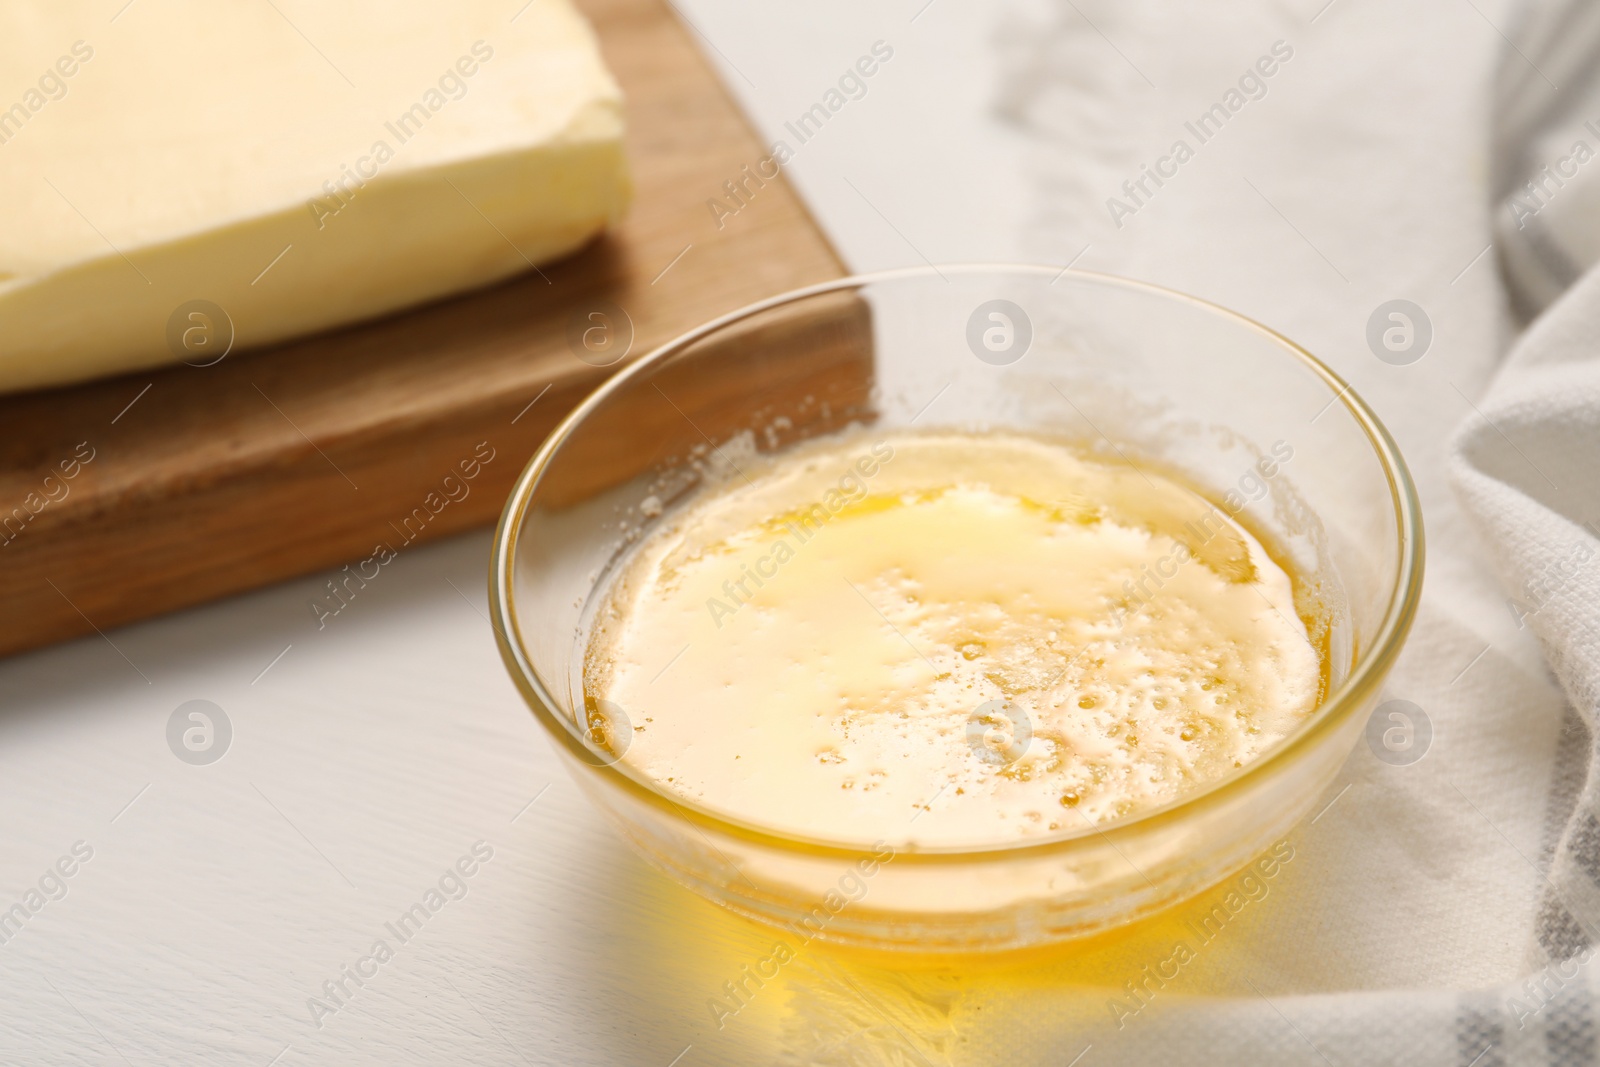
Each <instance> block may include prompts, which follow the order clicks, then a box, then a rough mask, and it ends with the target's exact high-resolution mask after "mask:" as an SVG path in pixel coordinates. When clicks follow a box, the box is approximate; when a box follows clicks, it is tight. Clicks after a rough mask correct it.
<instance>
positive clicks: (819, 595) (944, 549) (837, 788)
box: [584, 433, 1324, 845]
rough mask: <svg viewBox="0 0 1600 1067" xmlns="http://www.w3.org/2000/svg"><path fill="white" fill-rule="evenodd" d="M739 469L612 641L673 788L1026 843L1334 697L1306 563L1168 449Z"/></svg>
mask: <svg viewBox="0 0 1600 1067" xmlns="http://www.w3.org/2000/svg"><path fill="white" fill-rule="evenodd" d="M739 467H740V469H741V473H737V474H734V475H733V476H732V477H731V478H729V479H728V481H727V482H726V483H725V484H723V485H721V486H720V487H719V488H717V489H714V490H711V491H708V492H706V493H704V494H702V495H701V496H700V497H698V498H696V499H695V500H694V501H692V502H691V503H689V504H688V505H686V506H684V507H683V508H682V509H680V510H678V511H676V512H674V513H673V514H671V515H669V516H666V517H664V518H663V519H662V520H661V523H660V526H659V528H658V529H656V530H654V531H653V532H652V533H651V534H650V535H649V536H648V537H646V538H644V539H643V540H642V542H641V543H640V544H639V545H638V546H637V547H636V549H635V550H634V552H633V553H632V555H631V556H630V557H629V558H628V559H627V560H626V561H624V563H623V564H622V566H621V569H620V572H619V574H618V576H617V579H616V580H615V582H614V583H613V585H612V586H611V588H610V590H609V592H608V594H607V596H606V599H605V601H604V603H603V605H602V607H601V608H600V610H599V612H598V616H597V619H596V621H595V625H594V628H593V631H592V633H591V636H590V640H589V646H588V649H587V656H586V660H585V670H584V682H585V690H586V694H585V695H586V705H587V708H588V714H589V716H590V726H591V727H592V728H593V730H594V733H595V735H596V736H601V737H605V738H607V740H606V741H605V744H606V745H608V746H609V747H611V748H612V750H613V752H614V753H620V754H621V758H622V760H623V761H624V762H625V763H627V764H629V765H632V766H633V767H635V768H637V769H638V770H639V771H641V772H643V773H644V774H645V775H647V776H648V777H650V778H651V779H654V780H655V781H657V782H658V783H660V784H661V785H662V786H664V787H665V789H666V790H667V791H668V792H669V793H673V794H677V795H679V796H682V797H686V798H692V799H693V800H695V801H697V802H699V803H701V804H704V805H706V806H708V807H710V808H713V809H716V810H719V811H722V812H725V813H727V814H729V815H733V816H735V817H738V818H740V819H742V820H745V821H748V822H753V823H756V824H758V825H762V826H765V827H768V828H771V829H775V830H779V831H784V832H789V833H796V834H802V835H805V836H809V837H815V838H825V839H830V840H850V841H862V842H871V841H875V840H886V841H891V842H916V843H918V844H922V845H976V844H983V843H991V842H1003V841H1008V840H1015V839H1018V838H1026V837H1031V836H1038V835H1047V834H1050V833H1052V832H1056V831H1065V830H1068V829H1081V828H1083V827H1084V826H1086V825H1090V824H1094V823H1103V822H1105V821H1107V820H1110V819H1114V818H1118V817H1121V816H1125V815H1128V814H1130V813H1134V812H1138V811H1141V810H1146V809H1149V808H1152V807H1155V806H1158V805H1161V804H1164V803H1167V802H1168V801H1171V800H1173V799H1175V798H1177V797H1179V796H1181V795H1183V794H1185V793H1188V792H1190V791H1193V790H1194V789H1196V788H1197V787H1200V786H1202V785H1204V784H1205V783H1208V782H1211V781H1214V780H1216V779H1218V778H1221V777H1224V776H1226V775H1227V774H1229V773H1231V772H1232V771H1233V770H1234V769H1235V768H1238V767H1241V766H1243V765H1245V764H1246V763H1248V762H1250V761H1251V760H1252V759H1254V758H1255V757H1256V756H1258V755H1259V754H1260V753H1261V752H1262V751H1264V750H1265V749H1267V748H1268V747H1270V746H1271V745H1273V744H1274V743H1275V742H1277V741H1278V740H1280V739H1281V738H1283V737H1284V736H1285V735H1286V734H1288V733H1289V732H1291V731H1292V730H1293V729H1294V728H1295V727H1296V726H1297V725H1298V724H1299V723H1300V722H1302V721H1303V720H1304V719H1305V717H1306V716H1307V715H1308V714H1309V713H1310V712H1311V710H1312V709H1313V708H1314V707H1315V706H1316V704H1317V702H1318V701H1319V699H1320V698H1321V694H1322V689H1323V684H1324V671H1323V663H1322V659H1323V657H1322V655H1321V654H1320V652H1319V651H1318V647H1317V644H1316V642H1315V641H1314V640H1313V635H1315V634H1316V633H1317V630H1318V626H1317V623H1316V620H1315V619H1314V618H1312V619H1311V622H1312V627H1311V628H1310V630H1308V627H1307V621H1306V619H1305V618H1302V616H1301V615H1300V614H1298V613H1297V610H1296V597H1295V585H1294V582H1293V580H1292V579H1291V576H1290V574H1289V573H1288V572H1287V571H1286V570H1285V569H1284V568H1282V567H1280V566H1279V565H1278V564H1277V563H1276V562H1275V561H1274V560H1273V558H1272V557H1271V556H1270V555H1269V554H1268V553H1267V552H1266V551H1265V549H1264V548H1263V547H1262V545H1261V543H1260V542H1259V541H1258V540H1257V539H1256V538H1255V537H1253V536H1252V535H1251V534H1250V533H1249V532H1248V531H1247V530H1246V529H1244V528H1243V527H1242V526H1240V525H1239V524H1237V523H1236V522H1234V521H1232V520H1231V519H1230V518H1228V516H1227V513H1226V512H1225V511H1224V510H1223V509H1222V508H1219V507H1218V506H1216V505H1213V504H1212V503H1211V502H1210V501H1208V500H1207V499H1205V498H1204V497H1202V496H1200V495H1199V494H1197V493H1195V492H1194V491H1193V490H1191V489H1189V488H1187V487H1186V486H1184V485H1182V484H1180V483H1178V482H1177V481H1174V480H1171V479H1169V478H1166V477H1163V476H1162V475H1160V474H1158V473H1156V472H1155V471H1153V470H1150V469H1148V468H1144V467H1136V466H1133V465H1131V464H1129V463H1126V462H1123V461H1120V460H1113V461H1109V462H1108V461H1103V460H1101V459H1099V458H1097V457H1092V456H1090V455H1088V454H1086V453H1083V452H1079V451H1076V450H1074V449H1073V448H1071V447H1068V446H1066V445H1063V444H1059V443H1055V442H1050V441H1045V440H1042V439H1036V438H1031V437H1025V436H1008V435H979V434H954V433H950V434H927V435H911V434H906V435H891V436H887V437H881V438H873V437H870V436H855V437H852V438H848V439H845V440H835V441H832V442H829V443H823V444H816V445H812V446H810V447H808V448H802V449H798V450H795V451H793V452H790V453H787V454H785V455H783V456H781V457H779V458H777V459H756V458H752V459H750V460H748V461H745V460H741V461H740V463H739ZM1308 617H1309V616H1308ZM617 709H620V711H621V714H618V713H617ZM624 724H625V725H624ZM608 730H610V731H611V732H610V733H609V734H608V733H607V731H608ZM623 735H625V736H623Z"/></svg>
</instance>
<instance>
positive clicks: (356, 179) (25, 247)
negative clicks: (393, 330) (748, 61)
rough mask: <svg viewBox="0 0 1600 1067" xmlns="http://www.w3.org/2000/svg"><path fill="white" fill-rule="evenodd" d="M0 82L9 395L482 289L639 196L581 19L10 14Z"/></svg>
mask: <svg viewBox="0 0 1600 1067" xmlns="http://www.w3.org/2000/svg"><path fill="white" fill-rule="evenodd" d="M119 7H120V10H119ZM0 72H3V75H4V77H3V79H0V203H4V204H5V206H6V211H5V214H6V218H5V222H4V223H3V224H0V391H13V390H20V389H28V388H36V387H42V386H49V385H56V384H61V383H66V382H73V381H78V380H82V379H87V378H92V377H97V376H100V375H106V374H112V373H117V372H121V371H129V370H133V369H137V368H143V367H150V366H155V365H159V364H163V363H170V362H175V361H179V360H181V361H183V362H188V363H191V364H194V365H205V364H206V363H208V362H210V361H212V360H214V359H216V358H218V356H219V355H221V354H223V353H224V352H225V351H226V350H228V349H229V348H230V347H231V348H241V347H244V346H249V345H260V344H265V343H268V342H272V341H278V340H282V339H285V338H289V337H292V336H295V335H297V334H303V333H307V332H310V331H315V330H320V329H323V328H326V327H330V326H334V325H337V324H340V323H345V322H350V321H354V320H358V319H362V318H367V317H370V316H375V315H379V314H382V313H384V312H388V311H391V310H394V309H396V308H400V307H404V306H406V305H409V304H414V303H417V302H419V301H425V300H428V299H431V298H435V297H438V296H441V295H444V294H447V293H453V292H458V291H461V290H465V289H469V288H472V287H475V286H481V285H484V284H487V283H489V282H493V281H496V280H498V279H501V278H504V277H507V276H509V275H511V274H514V273H516V272H518V271H525V270H529V269H530V268H531V267H533V266H535V265H537V264H541V263H545V262H548V261H549V260H551V259H554V258H556V257H559V256H561V255H563V254H565V253H568V252H570V251H572V250H574V249H575V248H577V247H578V246H580V245H582V244H583V243H584V242H586V241H587V240H589V239H590V238H591V237H593V236H594V235H595V234H596V233H597V232H599V231H600V230H602V229H604V228H605V227H606V226H607V225H608V224H610V223H611V222H612V221H614V220H615V219H616V218H617V217H618V216H619V214H620V213H621V212H622V211H623V209H624V207H625V206H626V203H627V200H628V197H629V193H630V184H629V179H628V172H627V166H626V161H625V158H624V154H623V143H622V142H623V117H622V100H621V94H620V91H619V90H618V88H617V85H616V83H615V82H614V81H613V80H612V78H611V75H610V73H609V72H608V71H607V70H606V69H605V67H604V65H603V63H602V62H601V59H600V54H599V50H598V47H597V44H596V41H595V39H594V35H593V33H592V31H591V30H590V28H589V26H588V25H587V23H585V22H584V20H583V19H582V17H581V16H580V15H579V14H578V13H577V12H576V11H575V10H574V9H573V8H572V6H571V4H570V0H453V2H452V3H450V4H440V3H437V2H435V0H352V2H347V3H339V4H323V3H318V2H316V0H261V2H259V3H254V2H253V3H225V4H216V3H211V2H209V0H130V2H127V3H126V4H125V5H123V4H119V3H117V2H113V3H111V4H107V3H105V2H104V0H93V2H91V0H52V2H51V3H49V4H7V5H4V6H0Z"/></svg>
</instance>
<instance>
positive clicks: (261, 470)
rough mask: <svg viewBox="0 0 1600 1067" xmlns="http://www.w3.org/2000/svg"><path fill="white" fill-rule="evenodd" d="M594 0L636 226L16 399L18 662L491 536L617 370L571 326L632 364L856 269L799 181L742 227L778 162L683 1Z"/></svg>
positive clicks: (12, 460)
mask: <svg viewBox="0 0 1600 1067" xmlns="http://www.w3.org/2000/svg"><path fill="white" fill-rule="evenodd" d="M579 7H580V8H582V9H583V11H584V12H585V13H586V14H587V15H588V17H589V18H590V19H591V20H592V21H593V23H594V25H595V27H596V29H597V30H598V32H599V35H600V39H601V44H602V48H603V50H604V53H605V57H606V61H607V63H608V64H609V65H610V67H611V69H612V71H613V72H614V73H615V75H616V77H617V79H618V80H619V81H620V82H621V84H622V88H623V90H624V92H625V93H626V94H627V108H628V130H629V132H628V146H629V152H630V156H631V160H632V166H633V172H634V179H635V185H636V200H635V203H634V205H633V207H632V209H631V211H630V213H629V215H628V217H627V218H626V220H625V221H624V222H623V223H622V225H621V226H620V227H618V228H617V229H616V230H615V231H614V232H613V233H611V234H609V235H607V236H605V237H604V238H602V239H600V240H599V241H597V242H596V243H595V244H593V245H592V246H590V247H589V248H588V249H586V250H585V251H583V252H581V253H579V254H578V255H575V256H573V257H571V258H569V259H567V260H564V261H561V262H559V263H555V264H551V265H546V266H545V267H544V269H543V272H542V274H540V273H530V274H527V275H524V276H522V277H519V278H517V279H515V280H513V281H510V282H507V283H505V284H502V285H499V286H496V287H494V288H492V289H488V290H484V291H480V292H477V293H473V294H470V295H467V296H464V297H460V298H456V299H452V300H448V301H445V302H441V303H437V304H433V305H430V306H428V307H425V308H422V309H419V310H415V311H411V312H407V313H404V314H400V315H396V316H393V317H390V318H386V319H383V320H380V321H377V322H371V323H366V324H363V325H359V326H355V327H352V328H349V329H344V330H340V331H337V332H334V333H329V334H324V335H320V336H317V337H312V338H309V339H305V340H300V341H296V342H293V343H290V344H286V345H281V346H278V347H275V348H273V349H270V350H266V351H260V352H254V353H234V354H230V355H228V356H227V358H225V359H223V360H222V361H221V362H220V363H217V364H216V365H214V366H210V367H203V368H201V367H190V366H177V367H173V368H171V369H167V370H163V371H158V372H154V373H151V372H142V373H139V374H134V375H128V376H124V377H119V378H114V379H108V380H104V381H99V382H94V383H91V384H88V385H82V386H76V387H72V388H66V389H57V390H48V391H43V392H35V393H28V394H22V395H15V396H10V397H3V398H0V653H9V652H15V651H18V650H21V649H25V648H30V647H34V646H38V645H43V644H46V643H49V642H53V641H59V640H62V639H64V638H69V637H75V636H79V635H82V634H88V633H94V632H96V631H101V632H104V631H106V630H109V629H111V628H112V627H114V626H117V625H119V624H122V623H126V622H130V621H132V620H135V619H140V618H145V617H148V616H151V615H155V614H158V613H161V612H166V611H171V610H174V609H176V608H182V607H186V606H188V605H192V604H197V603H200V602H202V601H206V600H210V599H213V598H215V597H219V596H224V595H227V594H229V593H236V592H239V591H241V590H245V589H250V588H254V587H256V586H260V585H263V584H266V583H269V582H273V581H278V580H280V579H283V578H288V577H291V576H295V575H300V574H306V573H310V572H314V571H317V570H320V569H324V568H333V567H336V566H338V565H340V564H342V563H345V562H348V561H352V560H358V559H362V558H366V557H369V556H371V555H372V553H373V550H374V547H375V545H377V544H378V543H379V542H388V543H393V544H400V543H402V542H406V543H409V542H410V541H411V540H431V539H433V538H436V537H440V536H443V535H446V534H451V533H456V532H459V531H461V530H464V529H468V528H471V527H475V526H480V525H483V524H486V523H490V522H493V521H494V520H495V519H496V518H497V517H498V515H499V512H500V508H501V505H502V504H503V503H504V501H505V498H506V495H507V493H508V491H509V489H510V486H511V483H512V482H513V481H514V479H515V477H516V475H517V474H518V473H519V472H520V471H521V469H522V467H523V466H524V465H525V463H526V462H527V460H528V458H529V457H530V456H531V455H532V454H533V452H534V450H535V449H536V448H537V447H538V445H539V442H540V441H541V440H542V439H543V438H544V437H545V435H546V434H547V433H548V432H549V431H550V429H551V428H552V427H553V426H554V425H555V423H556V422H557V421H558V420H559V419H560V417H561V416H562V415H564V414H565V413H566V412H567V411H568V410H570V409H571V407H572V406H573V405H574V404H576V403H577V402H578V400H579V399H581V398H582V397H583V396H584V395H585V394H586V393H587V392H589V391H590V390H591V389H592V388H593V387H594V386H595V385H596V384H598V383H599V382H600V381H601V380H603V379H604V377H605V376H606V375H608V374H609V373H611V372H613V371H614V370H615V369H616V366H617V365H616V364H613V365H611V366H606V367H599V366H594V365H592V362H594V359H593V357H591V361H587V362H586V361H585V360H583V359H580V358H579V357H578V356H577V355H576V354H575V351H576V349H575V347H574V344H573V342H572V341H571V340H570V338H572V337H575V336H581V335H582V332H583V330H584V329H587V328H590V327H591V326H594V325H597V324H598V325H599V327H600V329H602V330H605V329H611V330H614V331H618V332H617V333H616V334H615V337H616V338H623V337H625V336H626V332H627V330H628V328H629V327H628V325H627V322H628V321H631V330H632V343H631V347H630V349H629V352H630V356H629V358H633V357H636V356H638V355H642V354H643V353H645V352H647V351H649V350H650V349H651V348H653V347H655V346H656V345H658V344H660V343H662V342H664V341H666V340H668V339H670V338H671V337H673V336H675V335H677V334H679V333H681V332H683V331H684V330H686V329H689V328H691V327H693V326H695V325H697V324H698V323H701V322H704V321H705V320H707V319H709V318H712V317H714V316H716V315H718V314H721V313H723V312H726V311H730V310H732V309H734V308H736V307H739V306H741V305H743V304H746V303H749V302H751V301H753V300H757V299H760V298H762V297H766V296H770V295H773V294H775V293H778V292H782V291H783V290H786V289H791V288H794V287H796V286H800V285H806V284H809V283H812V282H817V281H822V280H825V279H828V278H833V277H838V276H840V275H841V274H842V273H843V268H842V266H841V264H840V262H839V260H838V257H837V256H836V255H835V254H834V252H833V250H832V249H831V247H830V246H829V244H828V242H827V241H826V239H824V238H823V236H822V234H821V232H820V231H819V230H818V228H817V226H816V225H815V223H814V222H813V221H812V220H811V218H810V217H809V215H807V213H806V211H805V209H804V208H803V207H802V205H801V204H800V202H799V201H798V200H797V198H796V197H795V195H794V193H793V191H792V190H791V189H790V188H789V187H788V186H787V185H786V184H784V182H783V181H782V179H781V178H779V179H778V180H775V181H771V182H768V183H766V184H765V185H764V186H763V187H761V188H759V189H755V190H754V195H753V196H751V197H750V198H749V200H748V203H747V205H746V206H744V207H743V208H742V209H741V210H739V211H738V212H737V213H736V214H734V215H732V216H731V217H729V216H727V215H726V214H724V217H723V219H722V225H721V227H720V228H719V226H718V223H717V219H716V216H715V214H714V213H713V212H712V211H711V209H710V208H709V207H708V206H707V201H708V200H710V199H712V198H714V197H718V196H721V195H724V189H723V183H724V182H726V181H729V180H730V179H734V178H737V177H739V175H740V170H741V168H742V167H744V166H746V165H749V166H750V167H751V168H752V169H754V167H755V165H756V164H757V162H758V161H760V160H761V159H762V158H763V157H764V156H766V154H767V153H766V151H765V149H764V148H763V146H762V145H761V144H760V143H759V142H758V141H757V139H756V137H755V135H754V134H753V132H752V131H751V130H750V128H749V127H748V125H747V124H746V123H745V121H744V119H743V118H742V117H741V115H740V114H739V112H738V111H737V110H736V108H735V106H734V104H733V102H732V100H731V99H730V98H729V97H728V95H727V93H726V92H725V91H724V90H723V88H722V86H721V85H720V83H719V82H718V81H717V79H716V77H715V76H714V75H713V74H712V72H711V70H710V68H709V67H708V65H707V64H706V62H705V60H704V59H703V58H702V57H701V54H700V52H699V50H698V48H697V46H696V42H694V41H693V40H691V37H690V32H691V31H688V30H687V29H685V27H684V26H683V25H682V24H681V23H679V22H678V20H677V19H676V18H675V17H674V16H673V14H672V13H671V12H670V10H669V9H668V8H667V6H666V5H665V4H664V3H662V2H661V0H579ZM618 309H620V310H621V311H622V312H623V313H624V315H618V313H617V312H618ZM594 314H598V315H600V316H602V317H601V318H594V317H592V316H593V315H594ZM625 320H626V321H625ZM590 340H591V341H596V342H602V343H604V342H605V341H607V340H608V338H605V337H603V336H602V335H601V334H591V336H590ZM611 343H616V341H614V340H613V341H611ZM491 453H492V456H493V458H492V459H490V460H489V461H488V462H484V461H483V456H485V455H487V454H491ZM86 456H92V458H90V459H88V461H87V462H85V461H84V457H86ZM469 470H472V471H475V473H474V475H473V476H472V477H471V478H468V477H466V472H467V471H469ZM68 472H71V477H67V474H68ZM447 476H453V480H452V481H449V482H447V481H446V478H447ZM441 505H442V506H441ZM413 535H414V536H413Z"/></svg>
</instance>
